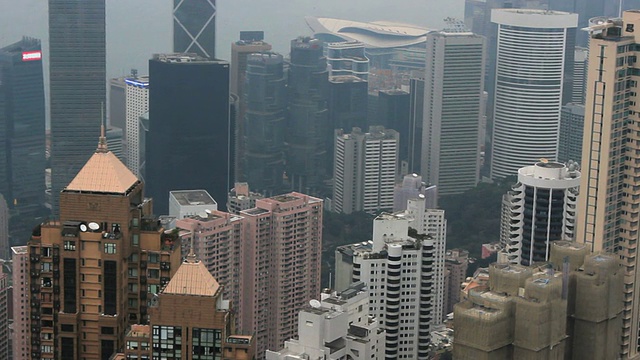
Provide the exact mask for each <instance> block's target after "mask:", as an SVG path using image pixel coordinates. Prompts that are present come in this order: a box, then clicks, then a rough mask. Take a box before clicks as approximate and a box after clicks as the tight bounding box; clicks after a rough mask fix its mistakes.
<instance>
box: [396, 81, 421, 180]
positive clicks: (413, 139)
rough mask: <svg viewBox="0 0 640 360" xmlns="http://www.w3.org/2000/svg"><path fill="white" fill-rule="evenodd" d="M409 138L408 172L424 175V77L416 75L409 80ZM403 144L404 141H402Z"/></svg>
mask: <svg viewBox="0 0 640 360" xmlns="http://www.w3.org/2000/svg"><path fill="white" fill-rule="evenodd" d="M409 89H410V90H409V97H410V98H409V137H408V138H407V141H408V142H409V144H408V154H409V159H407V170H408V171H409V173H415V174H424V173H425V172H426V169H425V171H422V170H421V161H422V128H423V122H424V76H423V75H421V74H420V75H417V74H414V76H413V77H412V78H411V79H409ZM400 142H401V143H402V140H400Z"/></svg>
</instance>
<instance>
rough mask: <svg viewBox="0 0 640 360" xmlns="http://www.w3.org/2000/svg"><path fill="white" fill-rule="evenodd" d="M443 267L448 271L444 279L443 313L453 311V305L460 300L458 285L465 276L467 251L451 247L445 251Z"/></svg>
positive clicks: (446, 313)
mask: <svg viewBox="0 0 640 360" xmlns="http://www.w3.org/2000/svg"><path fill="white" fill-rule="evenodd" d="M444 267H445V269H446V271H447V272H448V276H447V279H446V281H445V293H446V296H445V299H444V310H445V311H444V315H445V316H446V315H448V314H450V313H452V312H453V306H454V305H455V304H457V303H459V302H460V286H461V285H462V283H463V282H464V281H465V280H466V278H467V268H468V267H469V252H468V251H467V250H462V249H451V250H447V252H446V253H445V261H444Z"/></svg>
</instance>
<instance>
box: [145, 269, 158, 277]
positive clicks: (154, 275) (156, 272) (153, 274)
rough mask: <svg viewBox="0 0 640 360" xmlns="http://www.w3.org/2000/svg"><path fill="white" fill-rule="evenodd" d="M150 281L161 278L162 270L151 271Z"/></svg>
mask: <svg viewBox="0 0 640 360" xmlns="http://www.w3.org/2000/svg"><path fill="white" fill-rule="evenodd" d="M147 276H149V279H158V278H160V270H158V269H149V275H147Z"/></svg>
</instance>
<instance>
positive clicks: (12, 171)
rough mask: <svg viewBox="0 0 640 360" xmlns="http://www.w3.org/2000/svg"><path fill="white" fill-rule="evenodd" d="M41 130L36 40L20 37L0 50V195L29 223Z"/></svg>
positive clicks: (40, 192) (38, 182)
mask: <svg viewBox="0 0 640 360" xmlns="http://www.w3.org/2000/svg"><path fill="white" fill-rule="evenodd" d="M44 131H45V100H44V79H43V69H42V50H41V46H40V40H37V39H33V38H26V37H25V38H23V39H22V40H21V41H18V42H16V43H14V44H11V45H9V46H6V47H4V48H2V49H0V194H2V195H4V198H5V199H6V201H7V204H8V205H9V208H10V210H11V212H12V214H14V215H16V216H25V220H26V221H25V223H29V224H30V223H32V222H34V218H35V217H36V216H38V215H39V214H38V213H39V212H40V211H41V210H42V209H43V207H44V190H45V182H44V181H45V180H44V171H45V133H44ZM27 219H28V220H27ZM16 222H17V221H16ZM23 227H26V230H25V229H24V228H16V227H14V226H12V228H11V229H10V230H11V232H12V233H14V235H16V237H25V236H28V233H29V230H30V229H31V226H29V225H25V226H23Z"/></svg>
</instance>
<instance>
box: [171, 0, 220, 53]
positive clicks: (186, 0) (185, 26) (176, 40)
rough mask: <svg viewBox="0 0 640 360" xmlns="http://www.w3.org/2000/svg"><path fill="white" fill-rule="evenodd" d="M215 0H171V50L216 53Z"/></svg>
mask: <svg viewBox="0 0 640 360" xmlns="http://www.w3.org/2000/svg"><path fill="white" fill-rule="evenodd" d="M216 12H217V9H216V1H215V0H173V51H175V52H178V53H195V54H198V55H200V56H203V57H207V58H210V59H213V58H214V57H215V55H216Z"/></svg>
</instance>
